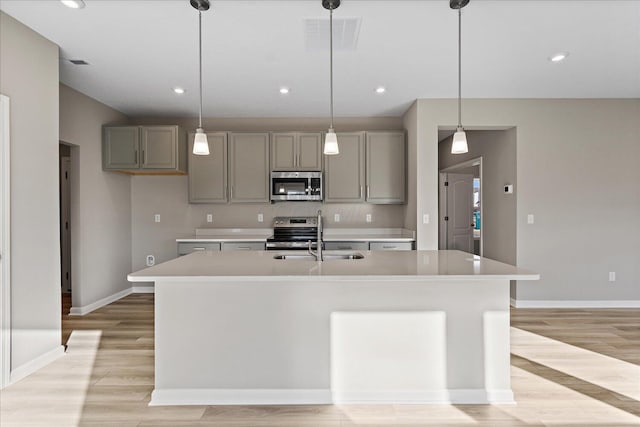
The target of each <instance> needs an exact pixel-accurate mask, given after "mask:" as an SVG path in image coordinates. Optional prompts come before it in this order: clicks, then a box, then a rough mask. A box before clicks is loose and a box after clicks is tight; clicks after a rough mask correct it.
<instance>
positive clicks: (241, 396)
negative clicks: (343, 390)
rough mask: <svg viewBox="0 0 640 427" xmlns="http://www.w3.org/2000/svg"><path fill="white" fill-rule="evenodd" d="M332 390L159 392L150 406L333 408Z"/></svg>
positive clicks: (184, 390) (155, 391) (166, 390)
mask: <svg viewBox="0 0 640 427" xmlns="http://www.w3.org/2000/svg"><path fill="white" fill-rule="evenodd" d="M331 402H332V400H331V390H329V389H207V388H202V389H155V390H153V393H151V402H149V406H164V405H260V404H262V405H314V404H316V405H320V404H331Z"/></svg>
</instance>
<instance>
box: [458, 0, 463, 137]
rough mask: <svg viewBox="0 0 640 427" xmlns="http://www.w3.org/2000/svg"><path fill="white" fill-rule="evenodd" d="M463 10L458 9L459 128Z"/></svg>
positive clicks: (460, 120)
mask: <svg viewBox="0 0 640 427" xmlns="http://www.w3.org/2000/svg"><path fill="white" fill-rule="evenodd" d="M461 52H462V8H459V9H458V127H459V128H461V127H462V53H461Z"/></svg>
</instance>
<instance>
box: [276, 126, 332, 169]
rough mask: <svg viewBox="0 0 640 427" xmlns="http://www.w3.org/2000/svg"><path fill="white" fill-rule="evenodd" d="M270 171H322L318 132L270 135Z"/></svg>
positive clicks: (320, 145) (320, 140)
mask: <svg viewBox="0 0 640 427" xmlns="http://www.w3.org/2000/svg"><path fill="white" fill-rule="evenodd" d="M271 170H273V171H320V170H322V134H321V133H320V132H276V133H273V134H272V135H271Z"/></svg>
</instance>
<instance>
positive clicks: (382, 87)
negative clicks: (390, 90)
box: [376, 86, 387, 93]
mask: <svg viewBox="0 0 640 427" xmlns="http://www.w3.org/2000/svg"><path fill="white" fill-rule="evenodd" d="M386 91H387V89H385V88H384V86H378V87H377V88H376V93H385V92H386Z"/></svg>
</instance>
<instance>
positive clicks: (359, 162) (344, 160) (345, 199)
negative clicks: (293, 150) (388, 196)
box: [324, 132, 365, 203]
mask: <svg viewBox="0 0 640 427" xmlns="http://www.w3.org/2000/svg"><path fill="white" fill-rule="evenodd" d="M337 137H338V147H339V148H340V154H338V155H335V156H325V157H326V159H325V161H324V166H325V168H324V178H325V181H324V185H325V187H324V188H325V200H324V201H325V202H328V203H336V202H337V203H340V202H341V203H353V202H363V201H364V200H365V199H364V188H363V187H364V182H365V162H364V150H365V133H364V132H350V133H338V134H337Z"/></svg>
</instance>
